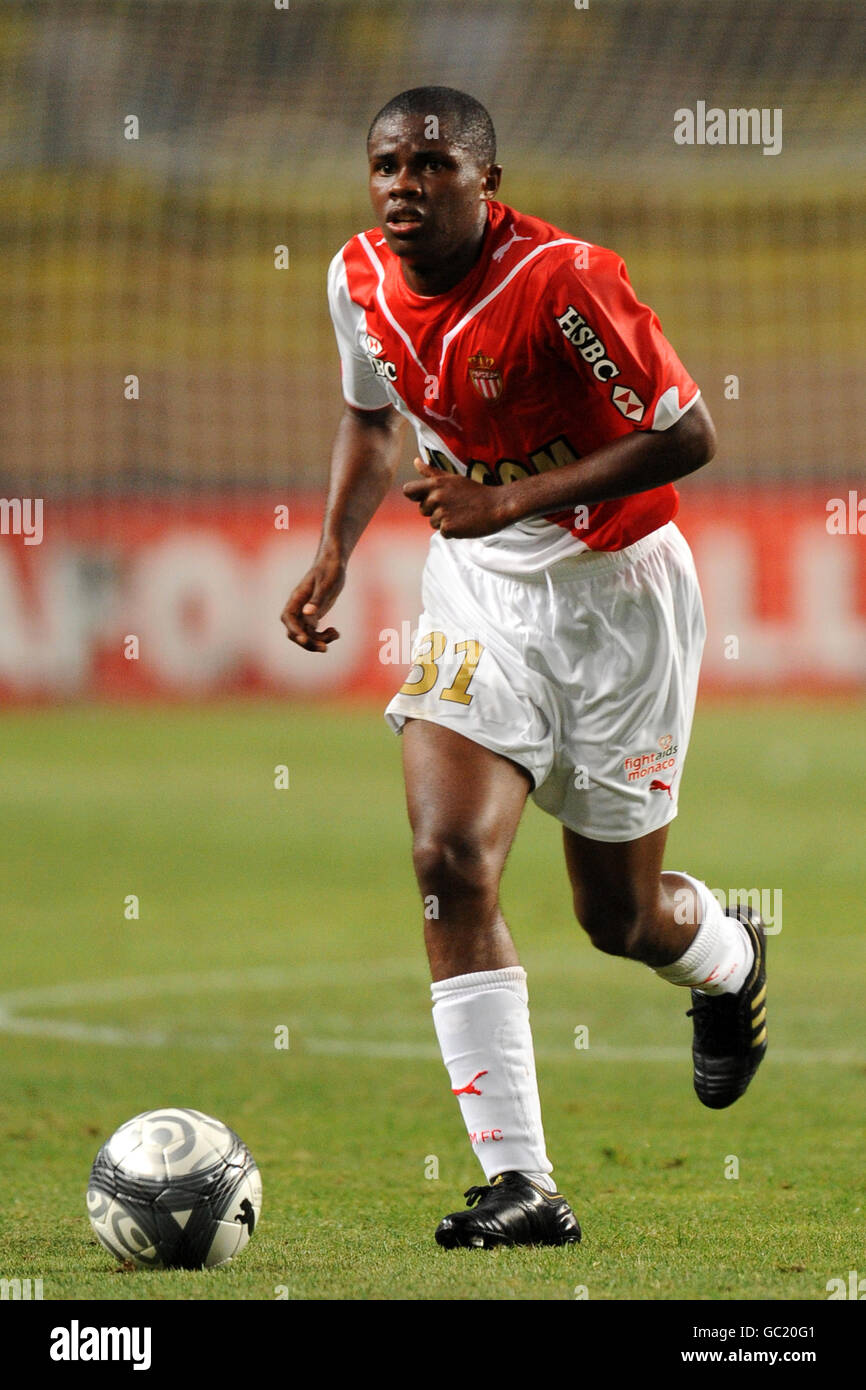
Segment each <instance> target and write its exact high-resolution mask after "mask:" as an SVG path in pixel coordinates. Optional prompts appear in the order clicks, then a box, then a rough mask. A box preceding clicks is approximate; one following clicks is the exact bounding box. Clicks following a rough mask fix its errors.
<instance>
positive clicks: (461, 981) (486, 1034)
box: [431, 965, 556, 1192]
mask: <svg viewBox="0 0 866 1390" xmlns="http://www.w3.org/2000/svg"><path fill="white" fill-rule="evenodd" d="M431 993H432V995H433V1023H434V1026H435V1028H436V1036H437V1037H438V1039H439V1046H440V1048H441V1049H442V1060H443V1061H444V1063H445V1066H446V1068H447V1070H448V1075H449V1076H450V1078H451V1089H452V1090H453V1091H454V1093H455V1095H456V1096H457V1099H458V1100H459V1102H460V1111H461V1114H462V1115H463V1119H464V1122H465V1124H466V1129H467V1132H468V1134H469V1142H470V1143H471V1145H472V1147H473V1149H474V1150H475V1154H476V1157H477V1158H478V1160H479V1162H480V1164H481V1167H482V1168H483V1169H484V1173H485V1176H486V1177H487V1179H488V1180H489V1179H491V1178H493V1177H495V1175H496V1174H497V1173H505V1172H517V1173H525V1174H526V1176H527V1177H529V1178H531V1179H532V1181H533V1182H537V1183H538V1185H539V1186H540V1187H543V1188H545V1189H546V1190H547V1191H548V1192H555V1191H556V1186H555V1184H554V1182H553V1181H552V1179H551V1178H550V1177H549V1174H550V1173H552V1172H553V1165H552V1164H551V1162H550V1160H549V1158H548V1157H547V1153H546V1152H545V1145H544V1131H543V1129H542V1125H541V1104H540V1101H539V1099H538V1083H537V1081H536V1079H535V1055H534V1053H533V1049H532V1033H531V1032H530V1028H529V995H528V992H527V988H526V971H525V970H524V969H523V967H522V966H519V965H513V966H507V967H506V968H505V969H503V970H480V971H477V972H474V973H473V974H471V975H455V976H453V977H452V978H451V979H450V980H439V981H438V982H437V983H435V984H433V985H431Z"/></svg>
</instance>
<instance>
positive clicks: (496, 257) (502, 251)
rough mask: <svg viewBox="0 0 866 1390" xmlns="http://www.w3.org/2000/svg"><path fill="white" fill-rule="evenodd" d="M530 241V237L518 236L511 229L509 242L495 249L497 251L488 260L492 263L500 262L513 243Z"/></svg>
mask: <svg viewBox="0 0 866 1390" xmlns="http://www.w3.org/2000/svg"><path fill="white" fill-rule="evenodd" d="M531 240H532V237H531V236H518V235H517V233H516V231H515V230H514V228H513V227H512V228H511V238H510V240H509V241H506V242H503V244H502V245H501V246H499V247H497V249H496V250H495V251H494V252H493V255H492V256H491V258H490V259H491V260H493V261H501V260H502V259H503V257H504V256H505V253H506V252H507V251H510V250H511V248H512V246H513V245H514V243H515V241H531Z"/></svg>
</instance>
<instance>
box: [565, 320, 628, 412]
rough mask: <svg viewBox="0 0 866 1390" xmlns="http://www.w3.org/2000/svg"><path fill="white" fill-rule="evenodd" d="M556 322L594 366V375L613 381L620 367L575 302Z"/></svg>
mask: <svg viewBox="0 0 866 1390" xmlns="http://www.w3.org/2000/svg"><path fill="white" fill-rule="evenodd" d="M556 322H557V323H558V324H559V326H560V328H561V329H562V332H563V334H564V336H565V337H566V338H567V339H568V341H569V342H570V343H571V344H572V345H573V346H574V347H576V348H577V350H578V352H579V353H580V355H581V357H582V358H583V360H584V362H588V363H589V365H590V366H591V367H592V374H593V376H595V377H597V378H598V380H599V381H612V380H613V378H614V377H615V376H619V367H618V366H617V365H616V363H615V362H611V360H610V358H609V357H608V355H607V348H606V347H605V345H604V343H603V342H602V341H601V338H599V336H598V334H597V333H596V331H595V329H594V328H591V327H590V325H589V324H588V323H587V321H586V319H585V318H584V317H583V315H582V314H579V313H578V312H577V310H576V309H575V307H574V305H573V304H569V306H568V308H567V309H566V311H565V313H564V314H558V315H557V318H556ZM623 414H625V412H624V411H623Z"/></svg>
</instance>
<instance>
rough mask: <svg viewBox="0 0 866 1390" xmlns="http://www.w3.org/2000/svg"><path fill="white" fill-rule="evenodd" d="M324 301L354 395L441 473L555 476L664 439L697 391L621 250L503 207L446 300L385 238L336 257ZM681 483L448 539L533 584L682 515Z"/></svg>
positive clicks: (494, 477)
mask: <svg viewBox="0 0 866 1390" xmlns="http://www.w3.org/2000/svg"><path fill="white" fill-rule="evenodd" d="M328 297H329V304H330V309H331V316H332V318H333V321H334V328H335V331H336V335H337V344H338V347H339V351H340V359H341V364H342V377H343V394H344V396H345V399H346V400H347V401H348V402H349V403H350V404H351V405H355V406H359V407H361V408H363V409H366V410H375V409H379V408H381V407H382V406H385V405H387V404H389V403H390V404H391V405H393V406H395V407H396V409H397V410H399V411H400V412H401V413H402V414H403V415H405V416H406V417H407V418H408V419H409V420H411V421H412V423H413V425H414V427H415V431H416V434H417V437H418V444H419V449H420V452H421V454H422V456H423V457H425V458H426V459H427V461H428V462H429V463H431V464H432V465H433V466H435V467H440V468H443V469H446V470H448V471H451V472H455V473H466V474H468V475H469V476H470V477H472V478H475V479H476V480H477V481H479V482H483V483H488V484H504V483H510V482H513V481H515V480H516V479H519V478H525V477H527V476H528V475H529V474H531V473H540V472H543V471H544V470H546V469H548V468H559V467H562V466H563V465H564V464H566V463H571V462H573V461H574V460H576V459H579V458H581V457H582V456H585V455H587V454H590V453H592V452H593V451H594V450H595V449H598V448H600V447H601V446H602V445H604V444H607V443H610V442H611V441H612V440H613V439H616V438H618V437H619V436H620V435H624V434H628V433H629V432H630V431H632V430H636V429H638V430H664V429H668V428H669V427H670V426H671V425H672V424H674V423H675V421H677V420H678V419H679V418H680V417H681V416H682V415H683V414H684V413H685V411H686V410H688V409H689V407H690V406H691V405H693V404H694V402H695V401H696V400H697V399H698V397H699V395H700V392H699V390H698V388H697V386H696V385H695V383H694V382H693V381H692V379H691V377H690V376H689V374H688V372H687V371H686V370H685V368H684V367H683V365H682V363H681V362H680V360H679V358H678V357H677V355H676V353H675V352H674V350H673V348H672V347H671V345H670V343H669V342H668V341H667V339H666V338H665V337H664V335H663V333H662V330H661V325H660V324H659V321H658V319H657V318H656V316H655V314H654V313H653V312H652V310H651V309H649V308H648V307H647V306H646V305H645V304H641V303H640V301H639V300H638V299H637V298H636V297H635V294H634V291H633V290H632V287H631V284H630V283H629V279H628V275H627V274H626V269H625V265H624V264H623V261H622V260H621V258H620V257H619V256H617V255H616V254H615V253H614V252H613V251H609V250H606V249H605V248H604V247H601V246H594V245H592V244H591V243H590V242H586V241H581V240H580V239H579V238H577V237H573V236H569V235H568V234H567V233H565V232H561V231H559V230H558V229H557V228H556V227H552V226H550V225H549V224H548V223H547V222H542V221H541V220H540V219H539V218H536V217H527V216H525V215H524V214H522V213H519V212H516V211H515V210H514V209H513V208H510V207H506V206H505V205H504V204H503V203H498V202H491V203H489V204H488V222H487V228H486V232H485V236H484V241H483V244H482V249H481V254H480V256H479V259H478V261H477V262H476V264H475V266H474V267H473V268H472V270H471V271H470V272H469V274H468V275H466V276H465V277H464V279H462V280H461V281H460V282H459V284H457V285H455V286H454V287H453V289H451V290H449V291H448V292H447V293H445V294H438V295H433V296H425V295H419V294H415V293H414V292H413V291H412V290H411V289H409V287H408V285H407V284H406V282H405V280H404V279H403V274H402V269H401V266H400V262H399V259H398V257H396V256H394V255H393V254H392V253H391V252H390V251H389V249H388V246H387V244H386V242H385V239H384V237H383V236H382V234H381V232H380V231H379V229H378V228H375V229H373V230H371V231H367V232H362V233H360V234H359V235H358V236H355V237H353V238H352V240H351V241H349V242H347V243H346V245H345V246H344V247H343V248H342V250H341V251H340V252H339V253H338V254H337V255H336V256H335V257H334V260H333V261H332V263H331V267H330V271H329V274H328ZM676 510H677V493H676V489H675V488H674V487H673V486H672V485H671V484H666V485H665V486H663V487H657V488H652V489H650V490H649V491H647V492H642V493H638V494H636V495H634V496H632V497H624V498H620V499H617V500H616V501H611V502H601V503H598V504H596V505H594V506H591V507H589V508H583V509H580V508H578V509H574V508H569V509H568V510H567V511H562V512H556V513H554V514H552V515H549V516H543V517H531V518H525V519H524V520H522V521H519V522H516V523H514V524H513V525H510V526H507V527H505V528H504V529H503V530H501V531H498V532H496V533H495V534H494V535H492V536H485V537H483V538H481V539H479V540H464V541H452V542H449V543H450V544H458V545H461V546H464V547H466V549H467V553H468V554H469V555H470V556H471V558H472V559H473V560H475V561H477V562H478V563H480V564H483V565H487V566H490V567H492V568H494V569H498V570H504V571H506V572H510V573H531V572H534V571H537V570H540V569H543V568H544V567H545V566H546V565H548V564H550V563H552V562H553V561H554V560H558V559H561V558H562V557H563V556H565V555H570V554H575V553H576V552H578V551H581V550H584V549H586V548H589V549H591V550H620V549H622V548H623V547H624V546H627V545H630V544H632V542H634V541H637V540H639V539H640V538H641V537H642V536H645V535H647V534H648V533H649V532H650V531H654V530H655V529H656V528H657V527H659V526H662V525H664V523H665V522H667V521H670V519H671V518H672V517H673V516H674V515H675V514H676Z"/></svg>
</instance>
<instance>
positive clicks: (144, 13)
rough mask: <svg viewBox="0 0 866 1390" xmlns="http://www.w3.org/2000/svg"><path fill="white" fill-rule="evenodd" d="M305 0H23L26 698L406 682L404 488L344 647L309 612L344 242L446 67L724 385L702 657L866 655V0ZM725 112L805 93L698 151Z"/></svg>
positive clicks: (819, 673)
mask: <svg viewBox="0 0 866 1390" xmlns="http://www.w3.org/2000/svg"><path fill="white" fill-rule="evenodd" d="M281 2H282V0H276V3H270V0H268V3H264V0H165V2H164V0H146V2H143V0H64V3H63V4H57V3H52V2H51V0H44V2H43V0H6V3H5V4H4V6H3V9H2V13H0V65H2V69H0V100H2V115H0V167H2V180H0V238H2V254H3V265H4V271H5V274H4V276H3V287H2V316H0V317H2V327H0V333H2V344H0V430H2V455H0V493H2V495H3V496H4V497H5V498H7V499H9V498H17V499H24V498H32V499H35V498H41V499H43V504H44V540H43V542H42V543H41V545H38V546H37V545H36V544H35V541H33V542H31V544H30V545H29V546H25V545H24V542H23V537H21V536H19V537H16V536H15V535H14V534H11V533H10V534H7V535H3V536H0V619H2V621H0V626H2V628H3V632H4V635H3V636H2V637H0V689H3V690H4V691H6V692H7V694H9V695H12V696H18V697H20V696H22V695H23V696H25V697H26V696H32V695H47V696H48V697H50V698H53V697H58V696H63V695H69V694H81V693H88V692H90V691H97V692H112V691H114V690H120V691H122V692H126V693H128V692H130V691H144V690H157V689H158V690H164V691H167V692H172V691H176V692H178V693H180V694H184V693H187V692H191V693H199V694H201V693H204V692H219V691H224V690H226V689H260V688H268V689H272V690H279V691H286V692H292V691H293V690H296V691H299V692H301V693H303V692H305V691H308V690H309V689H310V688H313V687H315V688H316V689H319V688H325V689H335V690H337V689H341V690H344V689H345V690H355V689H360V688H368V689H372V688H376V689H377V690H378V689H381V690H385V689H386V688H389V687H390V685H391V683H392V675H393V673H389V672H388V671H387V670H386V671H384V672H383V669H382V664H381V663H380V662H379V661H378V659H377V657H378V650H379V644H378V640H377V634H378V632H379V631H380V630H381V629H383V628H386V627H393V628H395V629H399V628H400V626H401V624H402V623H403V622H404V621H407V620H410V619H412V618H414V614H415V610H416V607H417V575H418V570H419V568H420V564H421V562H422V560H423V552H424V545H425V542H426V534H425V532H424V529H423V526H421V525H419V523H418V519H417V518H416V517H411V516H408V515H406V512H405V511H404V509H403V508H401V507H400V505H399V499H397V501H395V503H394V504H393V506H391V507H389V508H386V509H385V511H384V513H383V515H382V518H381V521H380V522H377V524H376V526H375V527H374V528H373V530H372V531H371V533H370V535H371V538H372V539H371V540H369V541H366V542H365V543H364V544H363V545H362V548H361V550H360V551H359V555H358V562H357V567H356V568H357V575H356V587H355V593H354V596H353V597H349V596H347V597H346V598H345V599H344V600H343V604H344V607H346V606H348V607H349V608H350V609H351V611H350V613H349V621H350V622H351V625H352V629H353V631H354V632H355V633H356V634H357V642H355V643H354V644H352V643H349V642H347V643H345V644H344V645H343V646H342V648H341V649H340V652H339V655H338V654H337V649H334V653H333V655H334V660H333V661H331V662H330V663H329V668H328V671H327V672H323V671H321V670H320V669H318V668H316V669H315V670H313V669H311V668H312V667H313V665H314V663H309V662H305V661H304V660H303V659H301V660H298V656H299V654H298V653H296V652H290V651H287V650H286V644H285V642H284V640H283V636H282V630H281V629H280V627H279V624H278V615H279V612H280V610H281V608H282V605H283V602H284V600H285V596H286V594H287V592H288V589H289V587H291V585H292V584H293V583H294V580H295V579H296V578H297V577H298V575H299V574H300V573H301V572H302V571H303V569H304V568H305V567H306V564H307V562H308V561H309V558H310V555H311V552H312V550H313V549H314V547H315V538H316V532H317V525H318V519H319V516H320V513H321V505H322V498H321V489H322V487H323V484H324V482H325V480H326V477H327V463H328V456H329V448H330V441H331V437H332V434H333V429H334V425H335V423H336V420H337V418H338V414H339V410H340V393H339V384H338V369H337V359H336V352H335V348H334V343H333V337H332V332H331V327H330V322H329V319H328V313H327V305H326V298H325V284H324V281H325V272H326V268H327V265H328V262H329V260H330V258H331V256H332V255H333V254H334V252H335V251H336V250H337V249H338V248H339V246H340V245H341V244H342V243H343V242H344V241H345V240H347V239H348V237H349V236H351V235H352V234H353V233H354V232H355V231H358V230H361V229H362V228H364V227H366V226H368V225H369V223H370V221H371V215H370V211H369V206H368V203H367V195H366V187H365V159H364V138H365V134H366V129H367V126H368V124H369V121H370V118H371V116H372V115H373V114H374V113H375V111H376V110H377V109H378V108H379V107H380V106H381V105H382V104H383V103H384V102H385V101H386V100H387V99H388V98H389V97H390V96H391V95H393V94H394V93H395V92H397V91H399V90H401V89H402V88H404V87H407V86H413V85H418V84H423V83H441V84H445V85H452V86H457V87H461V88H465V89H468V90H470V91H471V92H472V93H473V94H475V95H476V96H478V97H479V98H480V99H481V100H482V101H483V102H484V103H485V104H486V105H487V106H488V107H489V109H490V111H491V113H492V115H493V118H494V121H495V124H496V127H497V131H498V135H499V145H500V159H501V161H502V163H503V164H504V166H505V180H504V185H503V192H502V196H503V198H504V200H505V201H507V202H508V201H510V202H512V203H514V204H515V205H517V206H519V207H521V208H522V209H523V210H525V211H527V212H531V213H534V214H536V215H538V216H541V217H543V218H545V219H547V220H549V221H551V222H554V223H555V224H557V225H559V226H561V227H563V228H565V229H567V230H568V231H569V232H571V233H573V234H576V235H579V236H581V237H585V238H587V239H589V240H593V241H596V242H599V243H601V244H604V245H609V246H612V247H614V248H615V249H616V250H617V251H618V252H620V254H622V255H623V256H624V257H625V260H626V263H627V265H628V267H629V270H630V274H631V278H632V281H633V284H634V285H635V288H636V290H637V293H638V295H639V297H641V298H642V299H644V300H646V301H647V302H649V303H650V304H652V305H653V307H654V308H655V309H656V311H657V312H658V314H659V316H660V318H661V320H662V324H663V327H664V329H665V331H666V333H667V335H668V336H669V337H670V339H671V340H672V342H673V343H674V345H675V347H676V348H677V350H678V352H679V354H680V356H681V357H682V358H683V360H684V362H685V363H686V365H687V367H688V368H689V370H690V371H691V373H692V375H693V376H694V377H695V379H696V380H697V381H698V382H699V384H700V385H701V387H702V389H703V392H704V395H705V397H706V398H707V401H708V403H709V406H710V409H711V411H712V413H713V415H714V417H715V419H716V421H717V425H718V428H719V435H720V441H721V442H720V450H719V454H718V457H717V459H716V461H715V462H714V463H713V465H712V466H711V467H710V468H708V469H706V470H704V471H703V472H702V473H700V474H699V475H697V476H696V477H695V478H693V479H690V480H688V482H687V483H686V484H685V485H684V487H683V498H684V501H683V511H682V524H683V528H684V529H685V530H686V532H687V534H689V536H690V539H691V540H692V541H693V543H694V545H695V548H696V549H697V550H699V551H700V556H699V558H700V560H701V563H702V574H703V576H704V581H705V587H706V590H707V605H708V609H709V612H710V618H711V630H712V631H714V632H716V633H717V635H718V637H719V639H720V640H719V641H718V642H714V640H711V643H710V647H709V649H708V654H707V667H706V674H707V680H708V681H709V682H710V683H715V684H717V685H719V686H721V687H724V688H738V687H750V688H751V687H755V686H766V687H773V688H775V687H776V685H777V684H778V682H779V681H780V680H781V681H783V682H786V683H791V682H796V683H799V684H804V683H805V684H806V685H810V684H812V685H814V684H817V685H818V686H822V685H824V684H826V683H830V684H834V683H835V684H840V683H841V684H842V685H850V684H852V683H853V684H855V685H857V684H859V683H860V682H862V681H863V679H864V678H866V642H864V641H863V640H862V638H863V636H864V631H863V620H864V616H866V603H864V593H866V576H864V572H863V558H862V552H863V546H862V542H860V541H859V539H858V534H857V529H856V528H857V520H858V517H859V515H860V514H859V513H858V511H857V507H858V505H859V501H860V497H859V494H857V495H856V496H855V497H854V500H853V501H852V500H851V498H850V497H849V493H850V492H851V491H852V490H855V491H856V489H857V486H858V480H860V479H862V474H863V470H862V455H861V447H860V439H859V431H858V430H857V429H855V421H856V420H858V419H859V418H861V416H862V413H863V410H864V407H866V332H864V321H863V320H864V304H866V243H864V228H866V180H864V169H866V117H864V111H866V104H864V86H866V78H864V71H866V70H864V63H863V55H864V52H866V8H864V7H863V6H862V5H861V4H858V3H856V0H785V3H780V2H779V0H752V3H750V4H749V5H748V6H744V5H742V4H741V3H739V0H714V2H713V3H712V4H708V3H707V2H706V0H590V3H589V4H588V5H587V6H586V8H578V7H577V6H576V5H575V4H574V3H572V0H493V3H487V0H473V3H468V4H467V3H466V0H424V3H423V4H422V3H419V0H375V2H374V0H291V3H290V4H288V3H287V5H286V7H285V8H282V7H280V8H278V7H277V6H278V5H280V6H281ZM699 102H703V103H705V105H706V107H707V108H712V107H716V108H722V109H723V110H725V111H727V110H728V109H731V108H747V109H755V110H757V111H762V110H763V111H766V112H768V113H772V112H777V113H779V115H778V117H776V118H774V119H780V120H781V126H780V131H781V136H782V139H781V149H779V151H778V152H777V153H775V154H765V153H764V152H763V148H762V146H760V145H754V144H751V145H741V146H730V145H728V146H721V145H715V146H711V145H708V144H705V145H699V144H694V145H683V144H678V143H677V142H676V141H675V140H674V130H675V125H676V115H675V113H677V112H678V111H679V110H681V109H683V108H688V109H690V110H692V111H695V110H696V109H697V106H698V103H699ZM280 246H282V247H285V248H286V250H287V260H288V265H287V268H277V267H276V266H275V248H277V247H280ZM406 456H407V461H408V460H410V459H411V443H407V445H406ZM834 499H835V501H834ZM837 503H838V505H836V504H837ZM843 504H844V505H843ZM280 505H282V506H283V507H288V508H289V515H288V517H287V516H286V514H285V512H283V513H282V522H281V523H277V524H275V523H276V517H275V512H274V508H275V507H278V506H280ZM828 506H829V507H830V511H831V512H833V514H834V515H837V514H838V515H839V516H841V514H842V511H844V515H845V518H846V524H845V531H844V533H842V534H837V533H836V532H833V534H832V535H831V534H830V533H829V532H828V530H827V524H828V516H829V513H828ZM840 509H841V510H840ZM864 511H866V503H864ZM852 522H853V525H852ZM862 523H863V528H864V530H866V515H863V516H862ZM280 526H281V527H282V529H280ZM389 528H390V529H389ZM6 529H7V531H10V532H11V531H12V526H11V523H10V525H9V526H7V528H6ZM852 530H853V532H854V534H853V535H852V534H851V532H852ZM376 537H381V538H382V539H383V546H382V547H378V548H377V545H376V544H375V543H374V541H375V538H376ZM251 614H252V618H251ZM142 632H146V633H147V635H148V636H149V637H150V636H152V638H153V640H152V641H151V643H150V648H149V659H148V660H147V661H145V660H143V659H142V660H140V661H139V663H138V665H137V666H135V667H134V668H133V666H132V665H131V662H130V661H129V660H124V658H123V657H122V656H121V654H120V653H121V641H122V639H123V637H124V636H125V635H127V634H130V633H131V634H139V635H140V634H141V633H142ZM732 634H733V635H737V636H738V637H739V638H740V642H739V652H738V655H737V656H736V657H731V656H730V655H725V652H724V650H723V647H722V644H721V639H722V638H723V637H726V636H730V635H732Z"/></svg>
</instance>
